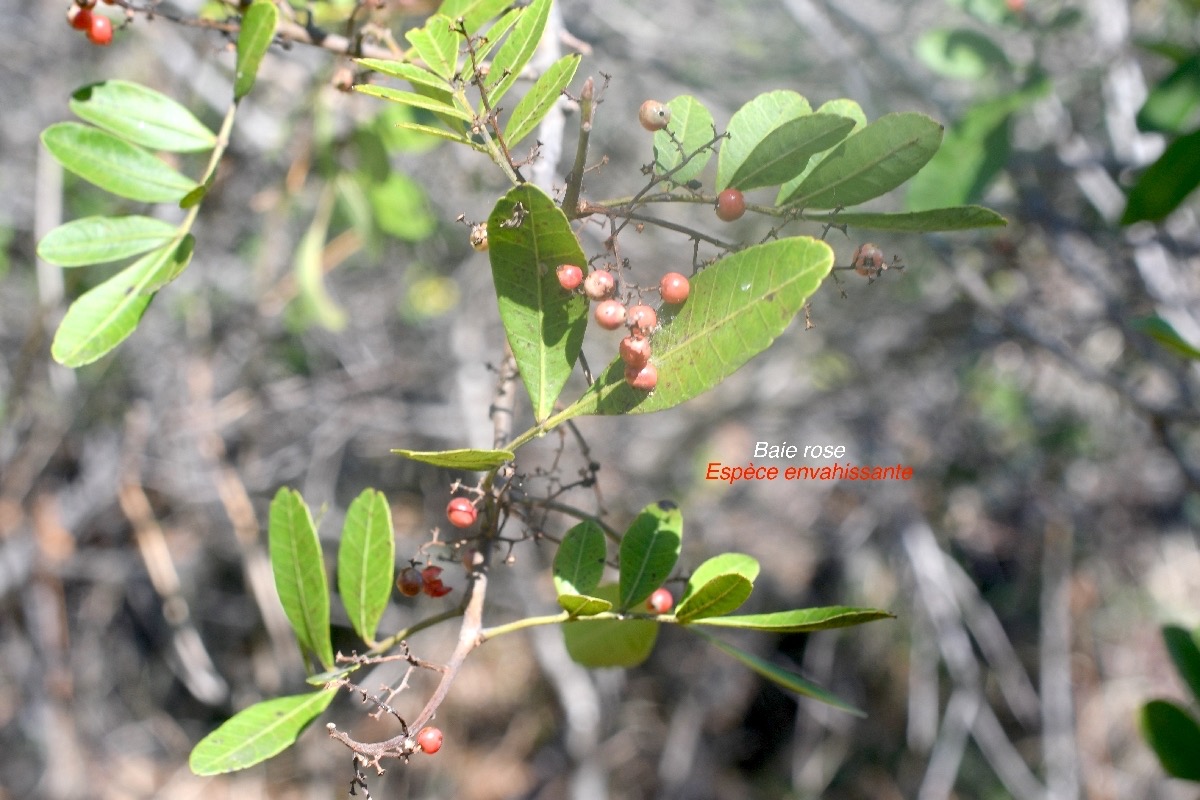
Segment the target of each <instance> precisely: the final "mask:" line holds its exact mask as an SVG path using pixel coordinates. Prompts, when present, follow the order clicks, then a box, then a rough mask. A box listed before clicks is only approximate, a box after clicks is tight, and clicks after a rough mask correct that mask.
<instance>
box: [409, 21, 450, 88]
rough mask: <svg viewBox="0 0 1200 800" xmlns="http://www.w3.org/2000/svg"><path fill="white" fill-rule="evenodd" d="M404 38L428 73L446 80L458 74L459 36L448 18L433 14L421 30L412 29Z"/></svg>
mask: <svg viewBox="0 0 1200 800" xmlns="http://www.w3.org/2000/svg"><path fill="white" fill-rule="evenodd" d="M404 38H405V39H407V40H408V42H409V44H411V45H412V46H413V47H414V48H415V49H416V51H417V55H418V56H419V57H420V58H421V60H422V61H424V62H425V66H427V67H429V71H430V72H433V73H434V74H435V75H440V76H441V77H443V78H445V79H446V80H449V79H450V78H451V76H453V75H454V73H456V72H458V44H459V36H458V34H457V33H455V31H454V20H452V19H451V18H450V17H446V16H443V15H441V14H434V15H433V16H432V17H430V18H429V19H428V20H427V21H426V22H425V26H424V27H423V28H413V29H412V30H410V31H409V32H408V33H406V34H404Z"/></svg>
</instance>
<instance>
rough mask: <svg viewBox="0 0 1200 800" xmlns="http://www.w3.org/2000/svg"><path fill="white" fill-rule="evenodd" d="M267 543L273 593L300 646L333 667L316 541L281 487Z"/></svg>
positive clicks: (299, 506)
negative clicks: (276, 594) (275, 591)
mask: <svg viewBox="0 0 1200 800" xmlns="http://www.w3.org/2000/svg"><path fill="white" fill-rule="evenodd" d="M267 538H268V545H269V548H270V554H271V570H272V572H273V573H274V575H275V589H276V590H277V591H278V593H279V601H280V603H282V605H283V611H284V613H285V614H286V615H287V618H288V622H290V623H291V624H292V630H294V631H295V632H296V639H297V640H298V641H299V642H300V647H301V648H302V649H303V650H304V651H307V652H311V653H314V654H315V655H316V656H317V659H318V660H319V661H320V662H321V665H322V666H324V667H325V668H327V669H328V668H329V667H332V666H333V648H332V645H331V643H330V639H329V584H328V583H327V582H326V579H325V564H324V559H323V558H322V555H321V542H320V540H319V539H318V538H317V529H316V527H315V526H314V525H313V520H312V515H311V514H310V513H309V511H308V506H307V505H306V504H305V503H304V500H303V498H301V497H300V493H299V492H297V491H295V490H293V489H288V488H287V487H284V488H281V489H280V490H279V491H278V492H277V493H276V494H275V499H274V500H272V501H271V511H270V517H269V521H268V537H267Z"/></svg>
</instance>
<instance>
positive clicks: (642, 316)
mask: <svg viewBox="0 0 1200 800" xmlns="http://www.w3.org/2000/svg"><path fill="white" fill-rule="evenodd" d="M629 324H630V325H632V326H633V328H634V330H638V331H641V332H642V333H649V332H650V331H652V330H654V328H655V326H657V325H658V314H655V313H654V309H653V308H651V307H650V306H648V305H644V304H642V303H639V304H637V305H636V306H634V307H633V308H631V309H629Z"/></svg>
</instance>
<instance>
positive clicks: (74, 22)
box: [67, 5, 92, 31]
mask: <svg viewBox="0 0 1200 800" xmlns="http://www.w3.org/2000/svg"><path fill="white" fill-rule="evenodd" d="M67 22H69V23H70V24H71V27H72V28H74V29H75V30H77V31H88V30H91V29H92V12H91V11H88V10H87V9H86V8H83V7H81V6H77V5H73V6H71V7H70V8H68V9H67Z"/></svg>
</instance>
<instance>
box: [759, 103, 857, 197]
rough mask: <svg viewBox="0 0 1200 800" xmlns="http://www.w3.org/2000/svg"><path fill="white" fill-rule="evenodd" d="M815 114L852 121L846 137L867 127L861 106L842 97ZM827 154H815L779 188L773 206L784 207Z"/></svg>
mask: <svg viewBox="0 0 1200 800" xmlns="http://www.w3.org/2000/svg"><path fill="white" fill-rule="evenodd" d="M816 113H818V114H832V115H834V116H836V117H845V118H846V119H852V120H854V127H853V128H851V129H850V133H849V134H848V136H853V135H854V134H856V133H858V132H859V131H861V130H862V129H863V128H865V127H866V126H867V115H866V113H865V112H864V111H863V110H862V106H860V105H859V104H858V103H856V102H854V101H853V100H847V99H846V98H844V97H840V98H837V99H834V100H827V101H826V102H824V103H822V104H821V107H820V108H818V109H817V111H816ZM828 154H829V151H828V150H826V151H825V152H823V153H817V154H816V155H815V156H813V157H812V158H810V159H809V160H808V166H807V167H805V168H804V171H803V172H801V173H800V174H799V175H797V176H796V177H794V178H792V179H790V180H788V181H787V182H786V183H784V184H783V185H782V186H780V187H779V192H778V194H776V196H775V205H777V206H781V205H784V201H785V200H786V199H787V197H788V196H789V195H791V194H792V193H793V192H794V191H795V190H796V187H797V186H799V185H800V184H801V183H803V182H804V179H805V178H807V177H808V175H809V173H810V172H812V171H813V170H814V169H816V168H817V165H818V164H820V163H821V162H822V161H824V160H825V156H827V155H828Z"/></svg>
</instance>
